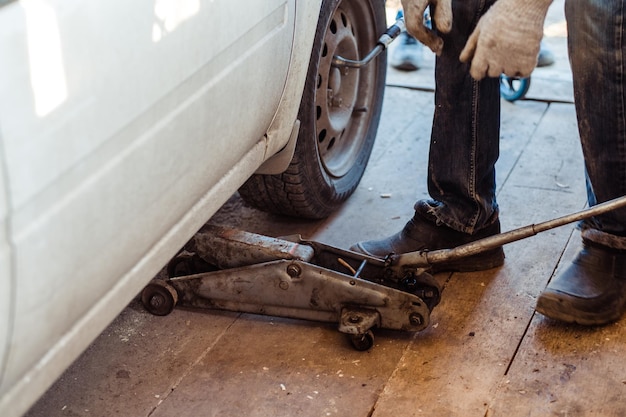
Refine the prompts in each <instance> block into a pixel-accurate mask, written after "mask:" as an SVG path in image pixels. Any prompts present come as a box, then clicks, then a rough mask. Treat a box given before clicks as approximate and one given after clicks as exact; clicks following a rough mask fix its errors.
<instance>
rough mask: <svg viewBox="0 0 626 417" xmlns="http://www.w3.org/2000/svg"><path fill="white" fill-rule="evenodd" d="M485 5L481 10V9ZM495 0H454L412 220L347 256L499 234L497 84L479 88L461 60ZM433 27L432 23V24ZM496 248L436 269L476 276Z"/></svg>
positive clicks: (498, 257)
mask: <svg viewBox="0 0 626 417" xmlns="http://www.w3.org/2000/svg"><path fill="white" fill-rule="evenodd" d="M485 3H486V4H485ZM492 3H493V1H488V2H485V1H484V0H483V1H481V0H458V1H453V13H454V24H453V25H452V31H451V33H449V34H447V35H444V36H443V39H444V48H443V51H442V54H441V56H439V57H438V58H437V63H436V68H435V79H436V93H435V116H434V120H433V131H432V135H431V142H430V154H429V165H428V190H429V193H430V196H431V197H432V200H428V201H418V202H417V203H416V205H415V217H414V218H413V219H412V220H410V221H409V222H408V223H407V225H406V226H405V228H404V229H403V230H402V231H401V232H399V233H397V234H395V235H393V236H391V237H389V238H386V239H383V240H377V241H369V242H361V243H358V244H356V245H355V246H353V247H352V249H353V250H357V251H359V252H363V253H367V254H370V255H374V256H385V255H387V254H389V253H391V252H394V253H405V252H410V251H417V250H422V249H430V250H435V249H442V248H450V247H454V246H458V245H460V244H463V243H467V242H470V241H473V240H476V239H478V238H481V237H485V236H489V235H493V234H496V233H499V231H500V226H499V221H498V207H497V203H496V199H495V168H494V165H495V162H496V160H497V158H498V152H499V134H500V132H499V128H500V95H499V80H498V79H497V78H490V79H485V80H483V81H480V82H477V81H475V80H474V79H472V78H471V76H470V74H469V66H468V65H467V64H464V63H461V62H460V61H459V55H460V52H461V50H462V49H463V47H464V46H465V43H466V40H467V38H468V37H469V35H470V34H471V32H472V31H473V29H474V27H475V26H476V23H477V22H478V19H479V17H480V16H481V15H482V14H483V13H484V12H485V11H486V10H487V8H488V7H489V5H490V4H492ZM434 24H435V25H436V22H434ZM503 258H504V255H503V252H502V249H501V248H499V249H497V250H494V251H491V252H488V253H486V254H483V255H479V256H477V258H474V259H467V260H464V261H462V262H459V263H457V264H455V265H448V267H450V268H448V267H445V268H442V269H456V270H477V269H487V268H490V267H494V266H498V265H501V264H502V262H503Z"/></svg>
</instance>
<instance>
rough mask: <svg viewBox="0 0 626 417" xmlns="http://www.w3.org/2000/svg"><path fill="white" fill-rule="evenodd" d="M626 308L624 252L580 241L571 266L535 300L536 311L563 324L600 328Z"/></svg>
mask: <svg viewBox="0 0 626 417" xmlns="http://www.w3.org/2000/svg"><path fill="white" fill-rule="evenodd" d="M625 307H626V252H625V251H619V250H615V249H612V248H609V247H606V246H602V245H599V244H597V243H593V242H589V241H585V240H583V248H582V250H581V251H580V252H579V253H578V255H577V256H576V258H575V259H574V261H573V262H572V264H571V265H570V266H569V267H568V268H567V269H565V271H563V272H562V273H561V274H559V275H558V276H557V277H555V278H554V279H552V281H551V282H550V283H549V284H548V286H547V288H546V289H545V290H544V291H543V292H542V293H541V294H540V295H539V298H538V299H537V311H538V312H540V313H541V314H543V315H544V316H547V317H550V318H552V319H555V320H559V321H563V322H566V323H578V324H582V325H587V326H592V325H602V324H607V323H610V322H612V321H615V320H617V319H619V318H620V317H621V315H622V313H623V312H624V309H625Z"/></svg>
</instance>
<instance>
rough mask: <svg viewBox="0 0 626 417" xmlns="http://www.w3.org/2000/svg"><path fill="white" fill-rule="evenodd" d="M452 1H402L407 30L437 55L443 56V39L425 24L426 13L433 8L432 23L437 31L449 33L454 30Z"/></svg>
mask: <svg viewBox="0 0 626 417" xmlns="http://www.w3.org/2000/svg"><path fill="white" fill-rule="evenodd" d="M451 3H452V0H402V9H403V10H404V23H405V25H406V30H407V32H409V34H411V35H412V36H413V37H414V38H415V39H417V40H419V41H420V42H421V43H423V44H424V45H426V46H428V47H429V48H430V49H431V50H432V51H433V52H434V53H436V54H437V55H440V54H441V49H442V48H443V39H441V37H440V36H439V35H437V32H436V31H435V30H433V29H431V28H429V27H427V26H426V25H425V24H424V12H425V11H426V8H427V7H428V6H433V7H432V8H431V11H434V14H433V15H432V16H431V17H432V22H433V23H434V27H435V28H436V30H437V31H439V32H441V33H449V32H450V29H452V4H451Z"/></svg>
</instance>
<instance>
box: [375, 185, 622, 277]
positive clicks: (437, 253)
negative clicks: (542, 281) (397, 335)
mask: <svg viewBox="0 0 626 417" xmlns="http://www.w3.org/2000/svg"><path fill="white" fill-rule="evenodd" d="M621 207H626V196H622V197H618V198H615V199H613V200H609V201H606V202H604V203H601V204H597V205H595V206H593V207H591V208H588V209H586V210H583V211H579V212H576V213H572V214H569V215H566V216H563V217H559V218H556V219H553V220H548V221H546V222H543V223H539V224H531V225H528V226H524V227H521V228H519V229H514V230H511V231H509V232H506V233H500V234H497V235H493V236H489V237H486V238H483V239H479V240H476V241H474V242H470V243H466V244H464V245H461V246H457V247H456V248H451V249H439V250H434V251H432V252H430V251H427V250H425V251H417V252H409V253H404V254H399V255H396V254H390V255H388V256H387V258H386V260H385V262H386V264H387V265H388V266H390V267H391V268H400V269H401V268H404V267H423V268H425V267H429V266H431V265H434V264H439V263H444V262H450V261H453V260H459V259H462V258H465V257H468V256H472V255H476V254H478V253H482V252H485V251H488V250H491V249H495V248H497V247H500V246H502V245H504V244H507V243H511V242H516V241H518V240H521V239H525V238H527V237H531V236H534V235H536V234H538V233H540V232H544V231H546V230H550V229H554V228H556V227H560V226H563V225H566V224H568V223H573V222H575V221H579V220H583V219H587V218H589V217H593V216H597V215H599V214H604V213H606V212H609V211H612V210H615V209H618V208H621Z"/></svg>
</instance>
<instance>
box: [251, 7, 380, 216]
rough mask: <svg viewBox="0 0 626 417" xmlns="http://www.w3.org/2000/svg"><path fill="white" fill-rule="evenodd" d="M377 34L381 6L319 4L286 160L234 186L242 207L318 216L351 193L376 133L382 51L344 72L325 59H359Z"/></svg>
mask: <svg viewBox="0 0 626 417" xmlns="http://www.w3.org/2000/svg"><path fill="white" fill-rule="evenodd" d="M385 29H386V23H385V6H384V2H383V1H380V0H359V1H350V0H324V1H323V4H322V11H321V14H320V19H319V22H318V27H317V31H316V34H315V41H314V45H313V51H312V54H311V61H310V64H309V70H308V74H307V80H306V85H305V89H304V93H303V96H302V102H301V105H300V111H299V116H298V118H299V119H300V121H301V128H300V134H299V136H298V141H297V144H296V149H295V154H294V157H293V159H292V161H291V164H290V165H289V167H288V168H287V170H286V171H285V172H284V173H282V174H279V175H253V176H252V177H251V178H250V179H249V180H248V181H247V182H246V183H245V184H244V185H243V186H242V187H241V188H240V190H239V192H240V195H241V196H242V197H243V199H244V200H245V201H246V202H247V203H248V204H249V205H251V206H253V207H256V208H259V209H261V210H264V211H269V212H272V213H277V214H284V215H289V216H294V217H300V218H309V219H321V218H325V217H327V216H328V215H330V214H331V213H333V212H334V211H335V210H336V209H337V208H338V207H339V206H340V205H341V204H342V203H343V202H344V201H345V200H346V199H347V198H348V197H349V196H350V195H351V194H352V193H353V192H354V190H355V189H356V187H357V186H358V184H359V181H360V180H361V177H362V176H363V172H364V171H365V167H366V166H367V162H368V160H369V156H370V154H371V151H372V146H373V145H374V139H375V137H376V132H377V130H378V122H379V119H380V113H381V109H382V102H383V94H384V89H385V76H386V69H387V59H386V55H385V53H382V54H380V55H379V56H378V57H377V58H376V59H375V60H374V61H372V62H371V63H370V64H369V65H367V66H366V67H364V68H361V69H346V70H340V69H338V68H336V67H332V66H331V59H332V57H333V56H334V55H341V56H343V57H344V58H349V59H362V58H363V57H364V56H365V55H367V53H369V51H371V50H372V48H374V46H375V45H376V42H377V40H378V38H379V37H380V35H381V34H382V33H383V32H384V31H385ZM331 92H332V94H331Z"/></svg>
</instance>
